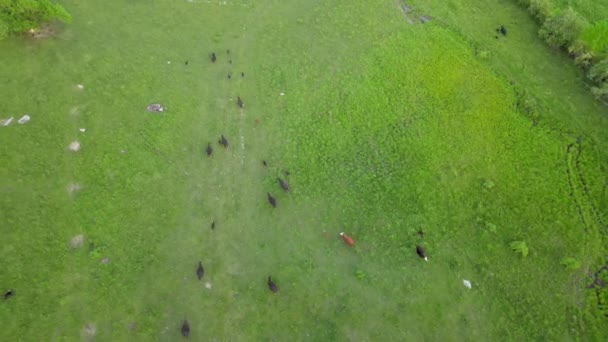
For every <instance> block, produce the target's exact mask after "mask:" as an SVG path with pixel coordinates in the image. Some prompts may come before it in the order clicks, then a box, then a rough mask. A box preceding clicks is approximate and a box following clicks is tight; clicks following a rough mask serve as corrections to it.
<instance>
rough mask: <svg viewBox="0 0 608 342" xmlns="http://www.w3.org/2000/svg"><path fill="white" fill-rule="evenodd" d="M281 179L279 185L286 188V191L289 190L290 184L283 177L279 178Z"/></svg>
mask: <svg viewBox="0 0 608 342" xmlns="http://www.w3.org/2000/svg"><path fill="white" fill-rule="evenodd" d="M277 179H278V180H279V185H280V186H281V188H283V190H285V192H288V191H289V185H287V182H286V181H284V180H282V179H281V178H277Z"/></svg>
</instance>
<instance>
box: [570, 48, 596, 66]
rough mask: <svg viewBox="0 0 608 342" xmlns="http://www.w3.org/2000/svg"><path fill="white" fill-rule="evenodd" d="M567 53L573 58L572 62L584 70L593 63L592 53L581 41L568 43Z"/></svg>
mask: <svg viewBox="0 0 608 342" xmlns="http://www.w3.org/2000/svg"><path fill="white" fill-rule="evenodd" d="M568 53H570V56H571V57H572V58H574V64H576V65H577V66H578V67H580V68H582V69H584V70H587V69H589V67H590V66H591V64H592V63H593V53H592V52H591V51H590V50H589V49H588V48H587V46H586V45H585V44H584V43H583V42H581V41H576V42H574V43H573V44H572V45H570V46H569V47H568Z"/></svg>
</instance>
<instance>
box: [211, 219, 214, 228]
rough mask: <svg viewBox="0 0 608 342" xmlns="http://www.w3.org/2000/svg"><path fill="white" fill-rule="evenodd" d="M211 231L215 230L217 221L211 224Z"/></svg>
mask: <svg viewBox="0 0 608 342" xmlns="http://www.w3.org/2000/svg"><path fill="white" fill-rule="evenodd" d="M211 229H212V230H213V229H215V220H213V221H212V222H211Z"/></svg>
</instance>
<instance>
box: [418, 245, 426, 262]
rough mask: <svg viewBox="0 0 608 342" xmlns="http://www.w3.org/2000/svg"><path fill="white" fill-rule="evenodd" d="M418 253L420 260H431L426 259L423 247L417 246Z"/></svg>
mask: <svg viewBox="0 0 608 342" xmlns="http://www.w3.org/2000/svg"><path fill="white" fill-rule="evenodd" d="M416 253H417V254H418V256H419V257H420V258H422V259H424V261H429V259H428V258H427V257H426V254H425V253H424V248H422V247H421V246H416Z"/></svg>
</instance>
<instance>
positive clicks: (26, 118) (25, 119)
mask: <svg viewBox="0 0 608 342" xmlns="http://www.w3.org/2000/svg"><path fill="white" fill-rule="evenodd" d="M28 121H30V116H29V115H27V114H25V115H24V116H22V117H21V119H19V120H17V122H18V123H19V124H20V125H23V124H24V123H26V122H28Z"/></svg>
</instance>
